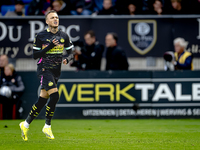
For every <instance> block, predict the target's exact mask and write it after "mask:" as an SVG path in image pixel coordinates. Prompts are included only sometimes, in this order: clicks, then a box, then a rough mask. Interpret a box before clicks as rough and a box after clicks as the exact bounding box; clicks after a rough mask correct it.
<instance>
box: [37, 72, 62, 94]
mask: <svg viewBox="0 0 200 150" xmlns="http://www.w3.org/2000/svg"><path fill="white" fill-rule="evenodd" d="M39 77H40V83H41V89H45V90H46V91H48V90H50V89H53V88H57V82H58V78H55V77H54V76H53V75H52V74H51V73H43V74H42V75H40V76H39Z"/></svg>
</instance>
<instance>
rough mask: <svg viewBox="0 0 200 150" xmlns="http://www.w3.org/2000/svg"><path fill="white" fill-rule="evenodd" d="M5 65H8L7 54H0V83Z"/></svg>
mask: <svg viewBox="0 0 200 150" xmlns="http://www.w3.org/2000/svg"><path fill="white" fill-rule="evenodd" d="M6 65H8V56H7V55H1V56H0V83H1V78H2V76H3V75H4V68H5V66H6Z"/></svg>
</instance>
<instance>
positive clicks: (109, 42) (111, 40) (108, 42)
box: [105, 34, 116, 47]
mask: <svg viewBox="0 0 200 150" xmlns="http://www.w3.org/2000/svg"><path fill="white" fill-rule="evenodd" d="M105 43H106V47H114V46H116V41H115V39H114V38H113V36H112V35H111V34H108V35H106V40H105Z"/></svg>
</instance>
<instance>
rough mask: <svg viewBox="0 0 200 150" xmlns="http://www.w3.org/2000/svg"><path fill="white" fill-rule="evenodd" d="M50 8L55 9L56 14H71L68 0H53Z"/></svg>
mask: <svg viewBox="0 0 200 150" xmlns="http://www.w3.org/2000/svg"><path fill="white" fill-rule="evenodd" d="M52 9H53V10H55V11H56V12H57V14H58V15H71V14H70V0H68V1H66V2H64V1H63V0H54V1H53V3H52Z"/></svg>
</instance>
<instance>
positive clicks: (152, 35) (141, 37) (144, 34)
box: [128, 20, 157, 55]
mask: <svg viewBox="0 0 200 150" xmlns="http://www.w3.org/2000/svg"><path fill="white" fill-rule="evenodd" d="M128 41H129V44H130V45H131V47H132V48H133V50H135V51H136V52H137V53H139V54H141V55H144V54H146V53H148V52H149V51H150V50H151V49H152V48H153V47H154V45H155V43H156V41H157V24H156V21H155V20H130V21H129V22H128Z"/></svg>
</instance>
